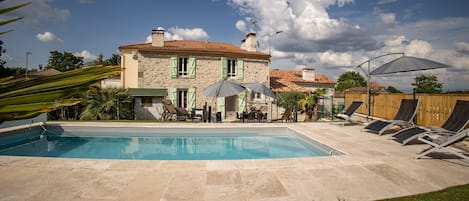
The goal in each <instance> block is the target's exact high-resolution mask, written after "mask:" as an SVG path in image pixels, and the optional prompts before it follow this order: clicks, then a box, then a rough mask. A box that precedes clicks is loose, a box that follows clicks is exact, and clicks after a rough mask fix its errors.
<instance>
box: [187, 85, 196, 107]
mask: <svg viewBox="0 0 469 201" xmlns="http://www.w3.org/2000/svg"><path fill="white" fill-rule="evenodd" d="M195 95H196V94H195V88H189V90H188V96H189V105H188V109H189V111H191V110H192V108H196V106H195V104H196V102H195V97H196V96H195Z"/></svg>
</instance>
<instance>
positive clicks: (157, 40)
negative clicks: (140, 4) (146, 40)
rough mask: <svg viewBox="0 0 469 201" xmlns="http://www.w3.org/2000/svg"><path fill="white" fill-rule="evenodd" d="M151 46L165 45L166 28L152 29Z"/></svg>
mask: <svg viewBox="0 0 469 201" xmlns="http://www.w3.org/2000/svg"><path fill="white" fill-rule="evenodd" d="M151 46H153V47H164V29H163V28H160V27H158V28H157V29H153V30H151Z"/></svg>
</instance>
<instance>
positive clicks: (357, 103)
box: [335, 101, 363, 125]
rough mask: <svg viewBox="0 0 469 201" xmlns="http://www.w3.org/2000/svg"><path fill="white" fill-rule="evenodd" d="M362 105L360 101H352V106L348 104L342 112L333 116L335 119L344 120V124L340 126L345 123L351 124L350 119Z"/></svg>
mask: <svg viewBox="0 0 469 201" xmlns="http://www.w3.org/2000/svg"><path fill="white" fill-rule="evenodd" d="M362 104H363V102H362V101H353V102H352V104H350V105H349V106H348V108H347V109H346V110H345V111H344V112H342V113H340V114H337V115H335V117H336V118H339V119H343V120H344V123H343V124H342V125H345V124H346V123H352V122H351V121H350V118H351V117H352V115H353V113H355V111H357V109H358V108H359V107H360V106H361V105H362Z"/></svg>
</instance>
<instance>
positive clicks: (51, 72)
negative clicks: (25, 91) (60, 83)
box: [28, 68, 62, 77]
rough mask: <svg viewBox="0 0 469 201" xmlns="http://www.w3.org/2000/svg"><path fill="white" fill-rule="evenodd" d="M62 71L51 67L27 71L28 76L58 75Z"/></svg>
mask: <svg viewBox="0 0 469 201" xmlns="http://www.w3.org/2000/svg"><path fill="white" fill-rule="evenodd" d="M61 73H62V72H60V71H58V70H55V69H53V68H51V69H47V70H43V71H32V72H28V77H45V76H51V75H58V74H61Z"/></svg>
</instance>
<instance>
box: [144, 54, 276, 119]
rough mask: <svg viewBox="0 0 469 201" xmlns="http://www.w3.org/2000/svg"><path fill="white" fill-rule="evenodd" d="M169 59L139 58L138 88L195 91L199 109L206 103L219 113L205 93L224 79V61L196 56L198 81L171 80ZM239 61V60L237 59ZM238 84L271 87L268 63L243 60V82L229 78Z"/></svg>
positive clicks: (162, 57)
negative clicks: (210, 86)
mask: <svg viewBox="0 0 469 201" xmlns="http://www.w3.org/2000/svg"><path fill="white" fill-rule="evenodd" d="M170 58H171V56H170V55H158V54H155V53H152V52H142V53H140V55H139V68H138V71H139V73H140V74H141V75H142V76H143V77H142V78H141V80H143V81H142V82H141V83H139V86H138V87H139V88H195V89H196V107H197V108H202V107H203V105H204V104H205V102H207V103H208V105H209V106H212V110H213V111H215V110H216V99H215V98H212V97H207V96H205V95H204V93H203V90H204V89H205V88H207V87H208V86H209V85H211V84H213V83H216V82H218V81H220V80H221V79H222V76H221V58H220V57H206V56H203V57H202V56H196V77H195V78H194V79H190V78H171V74H170V70H171V68H170ZM236 59H238V58H236ZM230 79H233V80H234V81H237V82H258V83H263V84H266V85H268V84H269V66H268V61H267V60H253V59H244V79H243V80H238V79H237V78H230Z"/></svg>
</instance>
